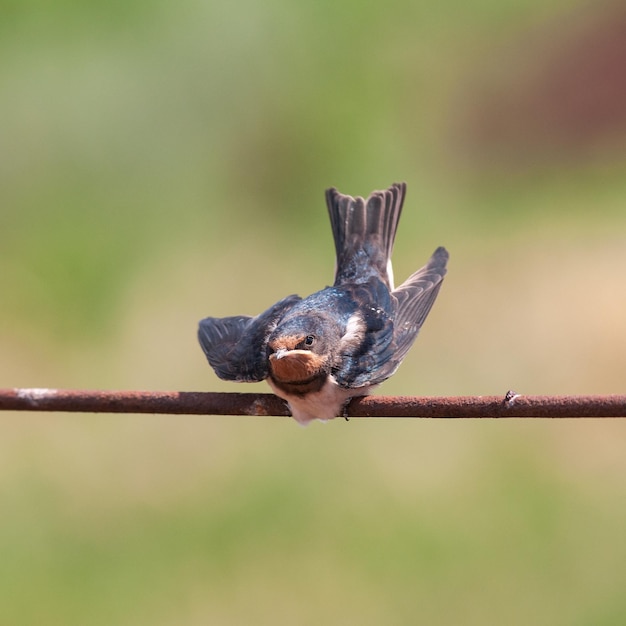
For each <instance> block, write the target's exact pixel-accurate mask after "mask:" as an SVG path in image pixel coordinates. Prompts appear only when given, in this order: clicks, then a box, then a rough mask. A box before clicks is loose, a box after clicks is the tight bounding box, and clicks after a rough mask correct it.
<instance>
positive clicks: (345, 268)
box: [198, 183, 448, 424]
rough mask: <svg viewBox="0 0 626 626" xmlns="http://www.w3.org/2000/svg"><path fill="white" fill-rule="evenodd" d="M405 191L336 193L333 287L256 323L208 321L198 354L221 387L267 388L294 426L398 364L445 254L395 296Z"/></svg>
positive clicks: (331, 411) (368, 386)
mask: <svg viewBox="0 0 626 626" xmlns="http://www.w3.org/2000/svg"><path fill="white" fill-rule="evenodd" d="M405 193H406V184H405V183H395V184H394V185H392V186H391V187H390V188H389V189H387V190H386V191H374V192H372V193H371V194H370V196H369V197H368V198H367V199H363V198H361V197H357V198H353V197H352V196H347V195H343V194H341V193H339V192H338V191H337V190H336V189H335V188H331V189H328V190H327V191H326V204H327V205H328V213H329V215H330V224H331V228H332V231H333V237H334V240H335V251H336V269H335V282H334V285H333V286H332V287H326V288H325V289H322V290H321V291H318V292H316V293H314V294H312V295H310V296H308V297H307V298H304V299H302V298H300V297H299V296H297V295H291V296H287V297H286V298H284V299H283V300H281V301H280V302H277V303H276V304H274V305H273V306H272V307H270V308H269V309H268V310H267V311H265V312H264V313H261V314H260V315H257V316H256V317H248V316H242V315H238V316H234V317H223V318H215V317H207V318H206V319H203V320H202V321H201V322H200V326H199V330H198V338H199V341H200V345H201V346H202V349H203V350H204V353H205V355H206V357H207V359H208V361H209V363H210V365H211V367H213V369H214V370H215V373H216V374H217V375H218V376H219V377H220V378H222V379H224V380H232V381H237V382H254V381H261V380H265V379H267V381H268V383H269V385H270V387H271V388H272V390H273V391H274V393H275V394H276V395H277V396H279V397H281V398H283V399H284V400H286V401H287V404H288V405H289V409H290V411H291V414H292V416H293V417H294V419H296V420H297V421H298V422H300V423H301V424H306V423H308V422H310V421H311V420H313V419H321V420H327V419H331V418H334V417H337V416H339V415H340V413H342V412H343V409H344V407H345V406H346V405H347V403H348V402H349V400H350V399H351V398H353V397H354V396H363V395H366V394H368V393H369V392H370V391H371V390H372V389H373V388H374V387H375V386H376V385H378V384H379V383H382V382H383V381H384V380H386V379H387V378H389V377H390V376H391V375H392V374H393V373H394V372H395V371H396V369H397V368H398V366H399V365H400V363H401V362H402V359H404V357H405V355H406V353H407V352H408V350H409V348H410V347H411V345H412V344H413V342H414V341H415V338H416V337H417V333H418V332H419V329H420V328H421V326H422V324H423V323H424V320H425V319H426V316H427V315H428V313H429V311H430V309H431V307H432V305H433V303H434V302H435V298H436V297H437V294H438V293H439V288H440V287H441V283H442V281H443V277H444V275H445V273H446V264H447V261H448V252H447V251H446V250H445V248H441V247H440V248H437V250H435V252H434V254H433V255H432V257H431V258H430V260H429V261H428V263H427V264H426V265H425V266H424V267H422V268H421V269H419V270H417V272H415V273H414V274H412V275H411V276H409V278H408V279H407V280H406V281H404V282H403V283H402V284H401V285H400V286H399V287H397V288H395V287H394V282H393V271H392V267H391V252H392V249H393V243H394V239H395V236H396V230H397V228H398V221H399V219H400V214H401V212H402V205H403V203H404V196H405Z"/></svg>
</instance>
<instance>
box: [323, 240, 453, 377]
mask: <svg viewBox="0 0 626 626" xmlns="http://www.w3.org/2000/svg"><path fill="white" fill-rule="evenodd" d="M447 261H448V253H447V251H446V250H445V249H444V248H437V250H436V251H435V253H434V254H433V256H432V257H431V258H430V260H429V262H428V263H427V264H426V265H425V266H424V267H423V268H421V269H420V270H418V271H417V272H415V273H414V274H413V275H411V276H410V277H409V278H408V279H407V280H406V281H405V282H404V283H402V285H400V286H399V287H398V288H397V289H396V290H395V291H393V292H392V293H391V294H389V292H388V291H386V290H385V289H384V288H382V285H381V284H380V283H379V285H380V287H379V289H378V290H372V282H370V283H369V286H370V287H369V292H370V295H371V296H372V302H374V303H376V306H374V305H372V306H360V308H359V313H360V314H361V315H362V319H363V322H364V332H363V339H362V341H361V343H360V344H359V346H358V348H357V349H354V350H353V351H351V352H350V351H344V353H343V355H342V365H341V367H340V368H338V370H337V371H336V372H334V376H335V379H336V381H337V383H338V384H339V385H340V386H341V387H348V388H358V387H364V386H369V385H378V384H380V383H382V382H383V381H385V380H387V379H388V378H389V377H390V376H391V375H392V374H393V373H394V372H395V371H396V370H397V369H398V366H399V365H400V363H401V362H402V359H404V357H405V356H406V353H407V352H408V350H409V348H410V347H411V346H412V345H413V342H414V341H415V339H416V337H417V334H418V332H419V329H420V328H421V326H422V324H423V323H424V320H425V319H426V316H427V315H428V313H429V311H430V309H431V307H432V306H433V303H434V301H435V298H436V297H437V294H438V293H439V288H440V287H441V282H442V280H443V277H444V276H445V273H446V263H447ZM360 288H362V287H360ZM355 299H356V300H357V301H359V296H358V292H355ZM361 301H363V299H362V298H361Z"/></svg>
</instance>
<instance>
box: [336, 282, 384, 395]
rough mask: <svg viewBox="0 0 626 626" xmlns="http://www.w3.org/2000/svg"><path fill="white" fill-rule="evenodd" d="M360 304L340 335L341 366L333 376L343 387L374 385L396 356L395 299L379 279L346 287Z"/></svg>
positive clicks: (380, 380) (354, 300)
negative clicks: (394, 343)
mask: <svg viewBox="0 0 626 626" xmlns="http://www.w3.org/2000/svg"><path fill="white" fill-rule="evenodd" d="M345 289H346V291H347V292H348V293H349V294H350V298H351V299H352V300H353V302H354V303H355V304H356V305H357V307H356V310H355V312H354V314H353V315H352V317H351V318H350V320H349V322H348V324H347V327H346V333H345V334H344V336H343V337H342V338H341V359H340V365H339V366H338V367H337V368H336V369H335V370H334V371H333V376H334V378H335V380H336V381H337V384H338V385H339V386H340V387H344V388H349V389H358V388H359V387H367V386H369V385H375V384H378V383H380V382H382V381H383V380H385V379H386V378H388V377H389V376H391V374H388V375H384V374H382V375H381V372H384V371H386V370H387V368H388V363H389V362H390V360H391V359H393V356H394V352H395V348H394V346H393V310H394V301H393V299H392V298H391V294H390V293H389V289H388V288H387V286H386V285H385V284H384V283H383V282H382V281H381V280H379V279H372V280H370V281H368V282H367V283H363V284H360V285H351V286H350V287H346V288H345Z"/></svg>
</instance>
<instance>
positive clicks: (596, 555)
mask: <svg viewBox="0 0 626 626" xmlns="http://www.w3.org/2000/svg"><path fill="white" fill-rule="evenodd" d="M0 9H1V12H2V16H3V19H2V21H1V22H0V98H1V102H2V112H3V114H2V116H0V139H1V144H0V145H1V147H2V149H1V150H0V267H1V268H2V271H1V272H0V293H1V294H2V299H1V305H0V385H1V386H3V387H9V386H25V387H26V386H27V387H31V386H49V387H56V386H62V387H120V388H147V389H175V388H176V389H212V390H213V389H215V390H230V391H233V390H234V389H233V385H227V384H225V383H222V382H220V381H217V380H216V379H215V377H214V376H213V374H212V372H210V370H209V368H208V366H207V365H206V363H205V362H204V358H203V355H202V353H201V351H200V349H199V348H198V347H197V345H196V342H195V327H196V324H197V320H198V319H199V318H201V317H203V316H205V315H209V314H211V315H228V314H236V313H247V314H253V313H257V312H259V311H260V310H262V309H264V308H265V307H267V306H268V305H270V304H271V303H273V302H274V301H276V300H278V299H279V298H281V297H283V296H284V295H286V294H287V293H294V292H297V293H300V294H301V295H306V294H308V293H311V292H312V291H315V290H317V289H319V288H320V287H321V286H323V285H324V284H327V283H328V282H329V281H330V280H331V277H332V268H333V245H332V241H331V235H330V229H329V227H328V223H327V216H326V209H325V207H324V202H323V191H324V189H325V188H326V187H329V186H337V187H338V188H339V189H340V190H341V191H342V192H344V193H350V194H353V195H357V194H360V195H366V194H367V193H369V192H370V191H371V190H372V189H375V188H382V187H386V186H387V185H389V184H390V183H391V182H393V181H395V180H405V181H407V183H408V199H407V203H406V206H405V212H404V216H403V221H402V224H401V226H400V231H399V235H398V241H397V246H396V251H395V257H394V261H395V273H396V276H397V278H398V279H402V278H403V277H404V276H406V275H408V274H409V273H411V272H412V271H414V270H415V269H417V267H419V266H420V265H421V264H422V263H423V262H424V261H425V260H426V259H427V258H428V255H429V254H430V253H431V252H432V250H434V248H435V247H436V246H437V245H440V244H443V245H446V246H447V247H448V248H449V250H450V252H451V268H450V274H449V275H448V277H447V278H446V283H445V285H444V288H443V289H442V292H441V295H440V297H439V300H438V302H437V305H436V306H435V308H434V310H433V313H432V315H431V317H430V318H429V320H428V323H427V324H426V327H425V329H424V331H423V334H422V336H421V337H420V340H419V341H418V343H417V345H416V348H415V350H414V351H412V353H411V355H409V357H408V358H407V360H406V362H405V364H404V365H403V367H402V368H401V370H400V372H399V373H398V374H397V375H396V376H395V377H394V378H393V379H392V380H390V381H388V382H387V383H386V384H385V386H384V388H383V390H384V392H385V393H389V394H393V393H403V394H413V393H414V394H450V395H457V394H458V395H460V394H481V393H504V392H505V391H506V390H507V389H509V388H511V387H513V388H514V389H515V390H516V391H518V392H521V393H609V392H623V391H624V372H625V371H626V349H624V348H625V345H626V327H625V325H624V322H623V320H624V319H626V292H625V289H624V281H623V268H624V267H625V263H626V245H625V243H626V242H625V235H624V232H625V228H626V212H625V211H624V203H625V201H626V183H625V182H624V181H625V180H626V177H624V165H625V164H626V114H623V112H624V111H626V87H625V86H626V82H624V79H623V72H622V69H623V67H624V63H625V62H626V60H625V59H624V54H625V52H624V46H623V45H622V44H621V41H622V40H624V41H626V38H624V37H622V34H623V33H624V28H626V17H625V15H624V11H623V9H622V7H621V5H620V4H619V3H614V4H612V3H608V4H598V5H593V6H590V5H586V4H585V3H580V2H571V1H570V2H567V1H565V0H559V1H557V2H551V3H541V2H539V1H538V0H515V1H509V2H505V3H502V2H501V3H496V2H491V1H487V0H481V1H479V2H473V3H470V4H468V3H463V2H459V1H458V0H444V1H442V2H439V3H426V2H408V1H406V0H394V2H392V3H386V4H384V5H383V4H380V3H378V4H377V3H369V4H363V3H356V2H354V1H350V2H343V3H331V2H318V3H300V4H294V3H288V2H285V1H284V0H271V1H270V2H266V3H263V4H259V3H254V2H249V1H247V0H244V1H243V2H240V3H235V4H228V3H225V2H217V3H216V2H213V3H202V2H187V1H183V2H179V3H167V2H150V3H149V2H144V1H140V0H136V1H130V2H106V3H105V2H89V3H87V2H81V1H78V0H66V1H58V2H53V3H46V2H41V1H38V0H29V1H25V2H1V3H0ZM568 59H569V60H571V59H574V60H576V62H575V63H568V62H567V61H568ZM598 68H599V69H598ZM616 68H617V69H616ZM620 76H621V78H622V79H621V80H620ZM621 98H623V99H624V103H625V106H623V107H621V106H620V103H621V102H622V100H621ZM250 389H256V390H259V391H264V390H266V387H265V386H264V385H257V386H250V387H248V388H246V390H250ZM236 390H239V389H238V388H237V389H236ZM625 434H626V433H625V432H624V426H623V425H622V424H621V423H619V422H604V423H601V422H599V421H595V422H579V423H577V424H572V423H568V422H567V421H564V422H561V423H558V424H548V423H545V422H542V423H539V422H538V423H512V422H505V423H501V424H497V423H460V422H451V423H434V422H431V423H415V422H410V421H405V422H403V423H393V422H392V421H390V420H386V421H385V422H383V421H375V420H372V421H369V422H364V421H359V420H352V421H351V422H350V423H349V424H346V423H345V422H343V421H339V420H338V421H336V422H333V423H331V424H329V425H326V426H321V425H318V424H316V425H313V426H311V427H310V428H308V429H307V430H305V431H302V430H300V429H299V428H297V427H296V426H295V425H294V424H292V423H291V422H288V421H286V420H271V419H268V420H254V419H247V418H242V419H241V420H239V419H233V418H229V419H227V418H218V417H215V418H213V417H212V418H197V417H181V418H177V419H175V420H174V419H172V418H161V417H145V416H144V417H133V416H127V417H122V416H116V417H110V416H98V417H86V416H83V415H81V416H56V415H55V416H54V417H50V416H48V417H40V416H38V415H4V416H2V437H0V493H1V494H2V501H3V515H2V520H1V521H0V554H2V559H0V582H2V584H1V585H0V622H2V623H10V624H40V623H46V624H64V625H66V624H81V625H83V624H104V623H106V624H110V623H116V624H126V623H127V624H133V625H135V624H142V623H146V624H169V623H172V624H174V623H175V624H180V623H185V624H195V623H198V624H205V623H219V624H249V623H252V622H253V623H257V624H261V623H272V624H280V623H286V624H287V623H303V624H307V623H319V622H322V621H323V622H325V623H337V624H339V623H342V624H343V623H362V624H379V623H399V624H404V623H407V624H409V623H410V624H413V623H416V622H420V623H421V622H425V623H429V624H457V623H463V624H485V623H507V624H509V623H510V624H526V623H533V624H550V625H554V624H580V625H581V626H582V625H583V624H606V625H609V624H622V623H623V622H624V619H625V618H626V604H625V603H624V600H623V593H622V588H623V582H624V579H625V577H626V570H625V566H624V563H626V559H625V558H624V557H625V556H626V555H624V550H623V548H621V545H622V543H623V542H622V539H621V534H622V528H623V525H624V522H625V518H626V509H625V508H624V504H623V502H624V498H623V493H624V481H623V476H624V475H625V474H624V462H623V459H624V458H625V457H624V454H623V441H624V435H625Z"/></svg>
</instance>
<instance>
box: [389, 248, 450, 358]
mask: <svg viewBox="0 0 626 626" xmlns="http://www.w3.org/2000/svg"><path fill="white" fill-rule="evenodd" d="M448 256H449V255H448V252H447V250H446V249H445V248H437V250H435V252H434V253H433V255H432V256H431V257H430V260H429V261H428V263H427V264H426V265H425V266H424V267H422V268H421V269H419V270H417V272H415V273H414V274H412V275H411V276H409V278H407V280H405V281H404V282H403V283H402V284H401V285H400V286H399V287H398V288H397V289H396V290H395V291H393V292H392V295H393V296H395V297H396V299H397V300H398V308H397V310H396V317H395V322H394V334H393V343H394V345H395V350H396V353H395V355H394V360H395V361H397V365H399V364H400V361H402V359H403V358H404V357H405V355H406V353H407V352H408V350H409V348H410V347H411V346H412V345H413V342H414V341H415V339H416V337H417V334H418V332H419V330H420V328H421V327H422V324H423V323H424V320H425V319H426V316H427V315H428V313H429V312H430V309H431V307H432V306H433V304H434V302H435V299H436V298H437V294H438V293H439V289H440V287H441V283H442V282H443V277H444V276H445V275H446V264H447V263H448ZM397 365H396V367H397Z"/></svg>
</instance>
